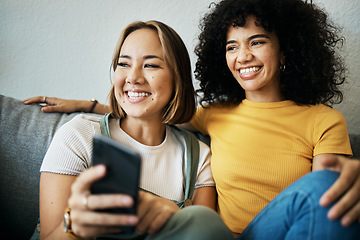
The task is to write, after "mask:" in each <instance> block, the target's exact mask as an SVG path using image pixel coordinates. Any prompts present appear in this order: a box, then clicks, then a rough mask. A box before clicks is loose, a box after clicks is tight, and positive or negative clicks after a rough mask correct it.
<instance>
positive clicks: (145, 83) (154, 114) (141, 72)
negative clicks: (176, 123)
mask: <svg viewBox="0 0 360 240" xmlns="http://www.w3.org/2000/svg"><path fill="white" fill-rule="evenodd" d="M173 92H174V79H173V74H172V72H171V70H170V68H169V67H168V65H167V63H166V62H165V56H164V52H163V48H162V46H161V43H160V40H159V37H158V35H157V32H156V31H155V30H151V29H139V30H136V31H134V32H132V33H131V34H129V35H128V36H127V38H126V39H125V41H124V43H123V45H122V47H121V49H120V54H119V59H118V63H117V67H116V70H115V73H114V94H115V98H116V100H117V102H118V104H120V106H121V107H122V109H123V110H124V111H125V112H126V115H127V116H126V117H127V118H141V119H148V120H154V119H155V120H159V121H162V118H163V114H164V109H165V107H166V106H167V104H168V103H169V101H170V99H171V98H172V96H173Z"/></svg>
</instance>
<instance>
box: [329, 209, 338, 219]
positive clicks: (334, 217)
mask: <svg viewBox="0 0 360 240" xmlns="http://www.w3.org/2000/svg"><path fill="white" fill-rule="evenodd" d="M336 215H337V213H336V210H330V211H329V212H328V218H329V219H330V220H335V219H336Z"/></svg>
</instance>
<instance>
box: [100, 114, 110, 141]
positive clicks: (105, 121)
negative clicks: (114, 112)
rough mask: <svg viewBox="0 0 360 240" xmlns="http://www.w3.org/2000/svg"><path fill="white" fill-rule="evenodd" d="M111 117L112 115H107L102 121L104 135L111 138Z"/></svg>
mask: <svg viewBox="0 0 360 240" xmlns="http://www.w3.org/2000/svg"><path fill="white" fill-rule="evenodd" d="M109 117H110V113H107V114H105V115H104V116H103V117H102V118H101V119H100V130H101V134H102V135H104V136H106V137H109V138H111V135H110V128H109Z"/></svg>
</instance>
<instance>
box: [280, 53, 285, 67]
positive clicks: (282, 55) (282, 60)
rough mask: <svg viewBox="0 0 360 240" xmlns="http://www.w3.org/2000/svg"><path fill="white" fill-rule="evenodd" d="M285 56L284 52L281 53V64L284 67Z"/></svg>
mask: <svg viewBox="0 0 360 240" xmlns="http://www.w3.org/2000/svg"><path fill="white" fill-rule="evenodd" d="M285 58H286V57H285V54H284V52H281V54H280V64H281V65H284V64H285Z"/></svg>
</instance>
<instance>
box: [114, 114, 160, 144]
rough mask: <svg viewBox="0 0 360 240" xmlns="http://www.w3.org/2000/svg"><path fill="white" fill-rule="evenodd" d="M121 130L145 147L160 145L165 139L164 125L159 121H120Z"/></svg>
mask: <svg viewBox="0 0 360 240" xmlns="http://www.w3.org/2000/svg"><path fill="white" fill-rule="evenodd" d="M120 127H121V129H122V130H123V131H124V132H126V133H127V134H128V135H129V136H130V137H132V138H133V139H135V140H136V141H138V142H140V143H142V144H144V145H147V146H157V145H160V144H161V143H162V142H163V141H164V139H165V124H164V123H162V122H161V121H158V120H156V121H143V120H138V119H134V118H129V117H126V118H123V119H121V120H120Z"/></svg>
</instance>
